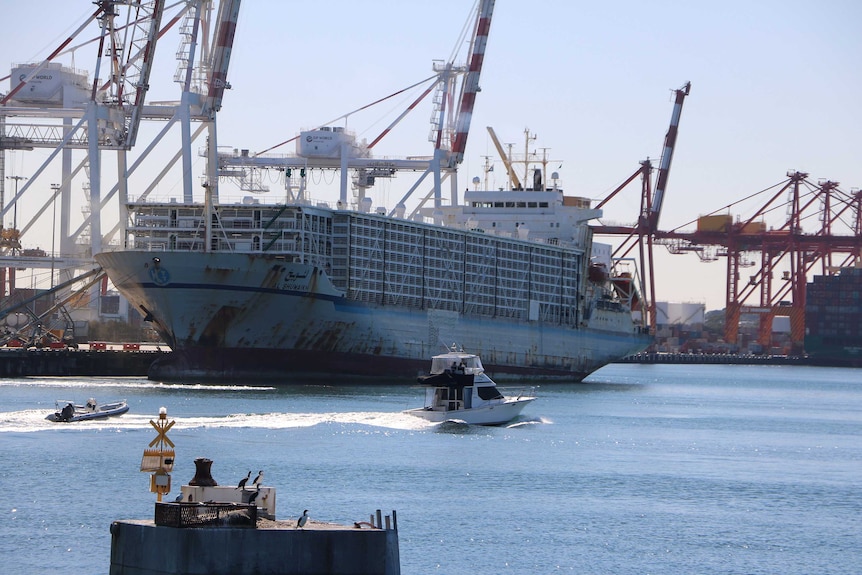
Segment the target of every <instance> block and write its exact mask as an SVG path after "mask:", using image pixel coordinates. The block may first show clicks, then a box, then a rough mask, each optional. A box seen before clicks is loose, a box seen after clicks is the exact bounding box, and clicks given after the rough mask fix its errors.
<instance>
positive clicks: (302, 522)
mask: <svg viewBox="0 0 862 575" xmlns="http://www.w3.org/2000/svg"><path fill="white" fill-rule="evenodd" d="M307 521H308V509H306V510H305V511H303V512H302V517H300V518H299V519H297V520H296V527H297V528H298V529H302V528H303V527H305V523H306V522H307Z"/></svg>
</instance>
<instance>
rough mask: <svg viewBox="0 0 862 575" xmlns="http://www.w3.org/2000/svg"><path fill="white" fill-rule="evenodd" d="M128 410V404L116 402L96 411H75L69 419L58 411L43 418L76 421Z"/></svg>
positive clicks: (103, 416) (99, 417) (108, 415)
mask: <svg viewBox="0 0 862 575" xmlns="http://www.w3.org/2000/svg"><path fill="white" fill-rule="evenodd" d="M127 411H129V406H128V404H126V403H118V404H105V405H104V406H101V407H100V408H99V409H98V411H91V412H89V411H88V412H80V411H76V412H75V415H73V416H72V417H70V418H69V419H63V418H62V417H61V415H60V413H51V414H49V415H48V416H47V417H46V418H45V419H47V420H48V421H54V422H59V423H76V422H78V421H90V420H94V419H107V418H109V417H115V416H117V415H122V414H124V413H126V412H127Z"/></svg>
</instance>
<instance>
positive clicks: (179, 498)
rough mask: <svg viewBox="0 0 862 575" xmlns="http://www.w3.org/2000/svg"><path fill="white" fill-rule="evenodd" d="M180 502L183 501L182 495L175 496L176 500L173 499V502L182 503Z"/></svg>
mask: <svg viewBox="0 0 862 575" xmlns="http://www.w3.org/2000/svg"><path fill="white" fill-rule="evenodd" d="M182 500H183V494H182V493H180V494H179V495H177V497H176V499H174V501H175V502H176V503H179V502H180V501H182Z"/></svg>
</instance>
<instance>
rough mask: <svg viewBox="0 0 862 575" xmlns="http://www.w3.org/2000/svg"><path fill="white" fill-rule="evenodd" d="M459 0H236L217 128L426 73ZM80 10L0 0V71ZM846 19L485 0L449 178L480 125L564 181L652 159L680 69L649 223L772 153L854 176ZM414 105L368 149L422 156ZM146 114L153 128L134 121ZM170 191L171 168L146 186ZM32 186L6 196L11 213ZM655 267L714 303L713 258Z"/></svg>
mask: <svg viewBox="0 0 862 575" xmlns="http://www.w3.org/2000/svg"><path fill="white" fill-rule="evenodd" d="M168 4H169V5H171V2H169V3H168ZM472 8H473V2H472V1H468V0H464V1H456V0H436V1H434V2H425V1H418V0H412V1H409V2H396V1H384V0H366V1H364V2H355V1H347V0H329V1H327V2H288V1H275V0H270V1H266V0H256V1H255V0H245V2H243V4H242V7H241V9H240V17H239V25H238V28H237V34H236V38H235V42H234V50H233V53H232V57H231V66H230V71H229V73H228V81H229V82H230V84H231V86H232V88H231V90H229V91H227V92H226V94H225V99H224V105H223V108H222V110H221V112H220V114H219V119H218V124H219V135H218V138H219V145H220V146H227V147H232V148H245V149H249V150H252V151H253V152H254V151H261V150H264V149H267V148H269V147H270V146H273V145H275V144H277V143H279V142H283V141H284V140H287V139H289V138H292V137H293V136H295V135H296V134H297V133H298V132H299V130H302V129H307V128H311V127H314V126H316V125H320V124H322V123H324V122H327V121H329V120H331V119H333V118H337V117H339V116H340V115H342V114H344V113H346V112H349V111H351V110H355V109H357V108H359V107H361V106H363V105H365V104H368V103H370V102H372V101H374V100H376V99H378V98H381V97H383V96H387V95H389V94H392V93H393V92H396V91H398V90H400V89H402V88H405V87H407V86H409V85H411V84H414V83H416V82H418V81H420V80H422V79H424V78H427V77H429V76H431V74H432V72H431V63H432V60H448V59H449V58H450V57H451V55H452V53H453V51H454V50H455V49H456V48H457V47H458V46H456V43H457V41H458V39H459V37H460V34H461V31H462V28H463V27H464V26H465V24H466V23H467V21H468V18H469V17H470V14H471V11H472ZM92 11H93V4H92V2H90V1H89V0H42V1H40V2H19V1H17V0H0V16H2V18H0V21H2V22H3V23H4V24H3V33H2V34H0V76H3V75H5V74H6V73H8V72H7V70H8V68H9V67H10V66H11V65H12V64H14V63H20V62H28V61H37V60H40V59H42V58H44V57H45V56H46V55H47V54H48V53H50V52H51V51H52V50H53V48H54V47H55V46H57V45H58V44H59V43H60V42H61V41H62V40H63V39H64V38H65V37H66V36H68V34H69V33H70V32H71V31H73V30H74V29H75V28H77V26H78V25H79V24H80V23H81V22H82V21H83V19H84V18H85V17H86V16H87V15H89V14H90V13H92ZM859 22H862V3H859V2H857V1H854V0H825V1H820V2H811V1H808V2H803V1H796V0H785V1H777V0H776V1H772V0H762V1H751V0H748V1H745V0H728V1H725V2H708V3H707V2H682V1H670V0H667V1H663V0H656V1H646V2H644V1H637V2H635V1H633V0H619V1H615V2H582V1H577V0H575V1H572V0H565V1H564V0H533V1H532V2H515V1H513V0H497V2H496V5H495V9H494V15H493V19H492V23H491V30H490V35H489V39H488V45H487V49H486V56H485V63H484V67H483V70H482V76H481V80H480V85H481V92H480V93H479V95H478V97H477V100H476V105H475V112H474V114H473V120H472V126H471V131H470V136H469V139H468V145H467V151H466V154H465V159H464V162H463V164H462V166H461V169H460V174H459V181H460V183H461V187H462V188H463V187H465V186H466V185H467V184H468V183H469V181H470V180H471V179H472V177H473V176H481V175H482V173H483V165H484V162H485V157H486V156H490V157H491V158H492V160H493V161H495V163H496V165H498V166H500V167H499V168H498V169H497V170H495V172H493V174H494V176H495V177H497V178H500V175H499V174H502V172H503V170H502V166H501V165H500V164H499V160H498V158H497V154H496V152H495V150H494V147H493V145H492V143H491V141H490V138H489V137H488V135H487V131H486V126H492V127H493V128H494V130H495V131H496V133H497V134H498V136H499V137H500V139H501V140H502V141H503V142H504V143H513V144H515V149H516V150H518V149H522V146H523V144H524V130H525V129H529V130H530V132H531V133H532V134H535V135H536V136H537V139H536V140H535V142H534V143H533V144H531V146H533V147H539V148H548V150H549V151H548V154H549V156H550V157H551V159H552V160H553V165H552V167H553V168H554V169H556V171H558V172H559V174H560V177H561V185H562V186H563V187H564V188H565V190H566V194H567V195H577V196H585V197H589V198H593V199H596V200H599V199H602V198H604V197H605V196H606V195H607V194H608V193H609V192H610V191H612V190H613V189H614V188H615V187H616V186H617V185H618V184H620V183H621V182H622V181H624V180H625V179H626V178H627V177H628V176H629V175H631V174H632V173H633V172H634V171H635V170H636V169H638V167H639V162H640V161H642V160H644V159H647V158H650V159H652V160H653V162H654V163H655V164H657V163H658V160H659V158H660V156H661V152H662V146H663V142H664V136H665V132H666V131H667V128H668V124H669V121H670V116H671V112H672V106H673V90H674V89H677V88H680V87H681V86H682V85H683V84H685V83H686V82H688V81H690V82H691V94H690V95H689V96H688V98H687V99H686V101H685V105H684V108H683V112H682V119H681V122H680V129H679V136H678V139H677V147H676V151H675V155H674V159H673V165H672V170H671V175H670V179H669V184H668V189H667V192H666V196H665V203H664V206H663V211H662V215H661V223H660V228H662V229H672V228H678V227H683V229H689V230H693V229H694V225H693V224H690V225H687V224H689V223H690V222H694V221H695V220H696V219H697V217H698V216H700V215H704V214H707V213H711V212H713V211H715V210H718V209H721V208H723V207H724V206H727V205H729V204H731V203H733V202H734V201H736V200H739V199H741V198H744V197H747V196H750V195H751V194H753V193H755V192H759V191H761V190H764V189H766V188H769V187H771V186H773V185H775V184H777V183H780V182H782V181H783V180H784V179H785V177H786V176H785V174H786V173H787V172H788V171H789V170H800V171H805V172H808V173H809V174H811V178H812V180H813V181H815V182H816V181H818V180H820V179H829V180H833V181H838V182H840V184H841V186H840V187H841V189H842V190H844V191H850V190H851V189H855V188H862V162H860V152H862V144H860V134H862V105H860V94H862V66H860V61H862V34H859V31H858V25H859ZM91 36H92V33H90V34H89V35H85V37H91ZM177 48H178V40H177V38H176V37H175V36H171V35H166V36H165V37H164V38H163V39H162V40H161V41H160V44H159V47H158V49H157V55H156V66H155V69H154V72H153V76H152V77H151V82H150V84H151V89H150V97H149V99H150V101H155V100H175V99H177V98H178V93H179V92H178V89H177V86H176V84H174V82H173V75H174V71H175V70H176V66H177V64H176V59H175V53H176V51H177ZM462 52H463V51H462ZM61 61H63V62H64V63H70V61H69V60H68V57H66V59H65V60H61ZM462 61H463V60H462ZM94 63H95V52H94V50H93V49H91V48H82V49H80V50H78V51H76V53H75V60H74V66H75V67H77V68H82V69H87V70H90V71H91V72H92V69H93V68H94ZM8 89H9V84H8V81H7V82H4V83H3V84H2V85H0V92H5V91H7V90H8ZM417 95H418V93H417V92H415V91H414V92H410V93H409V94H405V95H404V96H403V97H399V98H393V99H392V100H389V101H387V102H386V103H385V104H383V105H382V106H380V107H375V108H374V109H373V110H372V111H369V112H367V113H362V114H357V115H355V116H351V117H350V118H349V119H348V121H347V127H348V128H349V129H351V130H355V131H356V132H357V133H358V135H359V137H360V138H367V139H368V140H371V139H373V138H374V137H375V136H376V135H377V134H378V133H379V132H380V131H382V130H383V128H385V127H386V125H388V123H389V122H390V121H391V120H392V118H393V117H394V115H397V114H398V113H400V112H401V111H402V110H403V109H404V108H406V107H407V105H408V104H409V103H410V101H412V100H413V98H415V97H416V96H417ZM430 116H431V107H430V103H427V102H423V103H422V104H420V106H419V107H418V108H417V111H416V112H415V113H414V114H413V115H412V116H411V118H410V119H409V120H405V121H404V122H402V124H400V125H399V126H398V127H397V128H396V129H395V130H394V131H393V133H392V134H391V135H390V136H388V137H387V138H386V139H385V140H384V141H383V142H381V144H380V145H379V146H378V147H377V148H376V155H378V156H381V155H382V156H386V155H389V156H398V157H404V156H409V155H427V154H429V153H430V151H431V145H430V144H429V143H428V141H427V136H428V133H429V130H430V124H429V118H430ZM147 129H150V130H155V129H157V128H155V127H154V128H142V136H143V135H144V134H146V133H148V132H146V130H147ZM140 141H141V139H140V138H139V142H140ZM140 145H141V144H140V143H139V146H140ZM273 151H274V152H285V153H286V152H292V151H293V148H292V147H290V146H288V147H282V148H278V149H276V150H273ZM46 155H47V152H46V151H44V150H42V151H35V152H31V153H24V152H15V153H13V154H9V153H7V175H16V174H20V175H24V176H26V175H28V173H27V172H28V171H32V170H33V169H34V167H33V166H38V163H39V162H40V161H41V160H39V158H42V157H44V156H46ZM558 166H559V167H558ZM504 183H505V182H504V181H503V180H502V179H498V180H493V181H492V186H495V187H496V186H500V185H503V184H504ZM46 188H47V184H46ZM8 189H9V183H8V182H7V190H8ZM627 190H628V191H627V192H626V193H624V194H621V195H620V196H619V197H617V198H615V199H614V200H613V201H612V202H610V203H609V204H608V205H607V206H606V208H605V217H604V218H603V220H602V221H603V222H605V223H613V222H618V223H630V222H633V221H635V219H636V218H637V214H638V210H639V186H637V185H634V186H630V188H629V189H627ZM34 193H36V194H38V193H40V192H39V191H38V190H35V191H34ZM402 193H403V191H402V189H401V188H399V187H398V186H397V185H396V184H389V183H386V184H383V185H381V186H379V189H376V190H375V192H374V193H373V196H374V197H375V204H383V205H388V206H390V207H391V206H392V205H394V203H396V202H397V201H398V200H399V199H400V197H401V195H402ZM374 194H376V195H374ZM8 195H9V192H8V191H7V196H8ZM160 195H161V196H160ZM73 196H74V198H75V199H83V192H75V193H73ZM177 196H179V197H181V191H180V188H179V187H178V184H177V183H175V184H174V185H173V186H171V185H169V184H168V185H165V186H164V187H161V188H160V189H159V190H157V192H156V193H155V194H154V196H153V198H154V199H155V198H158V197H160V199H164V198H165V197H177ZM327 199H329V198H327ZM333 199H334V198H333ZM28 202H30V203H28ZM36 204H39V205H40V204H41V202H40V201H37V202H35V203H33V202H32V201H31V200H25V201H24V202H22V205H21V207H20V209H21V211H20V212H19V218H21V219H23V218H26V217H27V213H28V209H29V208H28V206H33V205H36ZM32 209H33V210H35V207H33V208H32ZM739 210H740V212H739V213H737V212H734V211H733V209H731V213H732V214H733V215H734V216H736V215H738V216H740V217H742V218H745V217H746V211H745V210H748V211H749V212H750V211H752V210H753V208H752V207H751V206H747V207H740V208H739ZM725 213H726V211H725ZM45 225H47V226H48V227H49V229H50V222H48V223H47V224H45ZM73 227H74V226H73ZM103 227H104V225H103ZM42 237H43V238H44V234H43V235H42ZM608 241H613V239H608ZM27 242H28V238H25V247H27ZM43 247H44V246H43ZM656 266H657V268H656V275H657V293H656V296H657V299H659V300H661V301H674V302H701V303H704V304H706V307H707V309H708V310H711V309H720V308H722V307H724V290H725V287H724V286H725V279H724V276H725V263H724V260H723V259H719V261H717V262H712V263H701V262H700V261H699V260H698V259H697V258H696V257H695V256H693V255H670V254H668V253H667V252H666V251H665V249H664V248H663V247H657V248H656Z"/></svg>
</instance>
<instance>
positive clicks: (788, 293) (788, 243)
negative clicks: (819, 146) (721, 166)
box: [656, 171, 862, 353]
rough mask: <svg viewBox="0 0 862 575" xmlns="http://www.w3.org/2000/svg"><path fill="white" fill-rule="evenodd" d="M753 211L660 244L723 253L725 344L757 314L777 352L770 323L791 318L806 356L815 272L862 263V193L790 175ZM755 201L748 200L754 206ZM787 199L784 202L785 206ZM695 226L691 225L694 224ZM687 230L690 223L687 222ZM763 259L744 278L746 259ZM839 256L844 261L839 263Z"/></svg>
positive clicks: (665, 237) (724, 216) (661, 234)
mask: <svg viewBox="0 0 862 575" xmlns="http://www.w3.org/2000/svg"><path fill="white" fill-rule="evenodd" d="M776 187H778V190H777V191H776V192H775V193H773V194H772V195H771V196H770V197H769V198H768V199H767V201H766V202H765V203H764V204H762V205H761V207H759V208H758V209H757V210H755V212H754V213H753V214H752V215H751V216H749V217H747V218H745V219H739V220H738V221H735V222H734V218H733V216H731V215H729V213H727V212H728V210H730V209H732V208H733V207H734V206H735V205H736V204H737V203H739V202H735V203H732V204H729V205H727V206H724V207H722V208H720V209H719V210H715V211H713V212H712V213H710V214H707V215H705V216H701V217H700V218H698V220H697V229H696V230H695V231H694V232H685V231H680V230H679V229H676V230H671V231H658V232H656V241H657V242H658V243H660V244H663V245H665V246H667V248H668V250H669V251H670V252H671V253H674V254H681V253H692V252H693V253H696V254H698V256H700V257H701V259H702V260H703V261H712V260H714V259H715V258H713V257H710V258H706V257H704V256H703V254H706V253H709V252H710V251H713V250H714V248H715V247H716V246H718V247H720V248H721V249H720V252H719V254H720V255H721V256H723V257H726V258H727V276H726V282H727V285H726V302H725V306H726V307H725V325H724V339H725V341H726V342H728V343H730V344H737V343H738V341H739V321H740V317H741V316H742V315H743V314H756V315H757V316H758V318H759V320H758V343H760V344H761V345H762V346H763V347H764V348H769V347H771V338H772V320H773V318H775V317H776V316H787V317H789V318H790V339H791V345H792V347H793V348H794V349H793V350H792V351H794V352H797V353H798V352H801V350H802V348H803V342H804V338H805V303H806V285H807V283H808V277H809V274H811V273H813V272H814V271H815V270H816V269H818V268H819V272H820V273H821V274H822V275H829V274H832V273H834V272H835V271H836V270H840V269H841V268H842V267H848V266H856V265H859V263H860V259H862V234H860V233H859V231H860V222H862V193H860V192H858V191H856V192H852V193H847V192H843V191H841V189H840V188H839V183H838V182H833V181H829V180H826V181H823V182H820V183H819V184H814V183H812V182H810V181H809V179H808V174H807V173H804V172H795V171H791V172H788V174H787V179H786V180H785V181H783V182H781V183H779V184H777V185H776V186H771V187H770V188H767V189H766V190H764V191H763V192H759V193H758V194H755V195H759V194H760V193H765V192H766V191H771V190H772V189H774V188H776ZM752 197H753V196H749V197H747V198H744V199H745V200H750V199H751V198H752ZM782 198H786V199H784V200H782ZM780 212H785V213H786V214H787V216H786V217H785V219H784V221H783V222H779V223H777V224H776V225H773V226H772V227H770V228H768V229H767V225H766V222H765V218H766V217H767V216H768V215H771V214H775V213H780ZM811 221H819V222H820V225H819V228H818V229H816V230H813V231H806V230H805V229H804V226H805V224H806V223H807V222H811ZM690 223H691V222H690ZM686 225H688V224H686ZM746 253H759V255H760V257H759V259H760V267H759V269H757V270H755V271H754V273H753V274H751V275H750V276H749V278H748V280H747V281H746V280H743V278H742V277H741V268H742V267H743V264H744V262H745V258H744V254H746ZM839 257H840V259H839Z"/></svg>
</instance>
